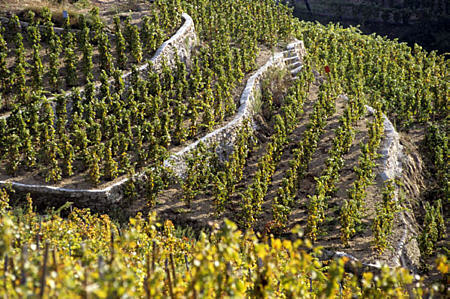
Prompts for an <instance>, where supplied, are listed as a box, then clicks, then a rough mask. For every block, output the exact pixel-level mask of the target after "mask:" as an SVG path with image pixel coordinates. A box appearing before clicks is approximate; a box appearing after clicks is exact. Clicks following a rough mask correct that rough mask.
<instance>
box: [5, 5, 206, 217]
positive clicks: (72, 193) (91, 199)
mask: <svg viewBox="0 0 450 299" xmlns="http://www.w3.org/2000/svg"><path fill="white" fill-rule="evenodd" d="M182 17H183V19H184V20H185V21H184V23H183V25H182V26H181V27H180V29H178V31H177V32H176V33H175V34H174V35H173V36H172V37H171V38H170V39H169V40H167V41H165V42H164V43H163V44H162V45H161V46H160V47H159V48H158V50H157V51H156V53H155V55H154V56H153V57H152V59H151V60H150V64H151V65H153V68H154V69H156V70H158V69H159V68H160V67H161V65H162V62H163V60H165V61H166V62H167V63H168V65H169V66H172V65H174V64H175V59H174V58H175V56H176V55H178V56H179V57H180V58H181V59H182V60H183V61H188V60H189V59H190V55H191V49H193V48H194V47H195V46H196V45H197V44H198V42H199V40H198V37H197V34H196V32H195V26H194V22H193V20H192V18H191V17H190V16H189V15H188V14H185V13H183V14H182ZM150 64H149V63H146V64H144V65H142V66H140V67H139V68H138V71H139V72H141V73H145V72H147V71H148V70H149V69H150ZM130 75H131V72H128V73H126V74H124V75H123V78H124V81H125V82H128V81H129V80H130V79H131V77H130ZM99 86H100V85H99V84H97V86H96V88H98V87H99ZM70 95H71V92H68V93H66V95H65V96H67V97H69V96H70ZM53 105H55V104H54V103H53ZM70 105H71V103H70V102H69V103H68V107H69V108H70ZM6 117H7V116H6ZM142 176H143V174H139V175H138V176H137V178H138V179H139V178H141V177H142ZM126 181H128V178H124V179H122V180H121V181H119V182H117V183H114V184H113V185H111V186H109V187H107V188H104V189H69V188H60V187H53V186H46V185H32V184H23V183H17V182H13V181H0V187H7V186H8V187H9V186H10V187H12V188H13V189H14V190H15V191H16V192H17V193H18V194H22V193H23V194H26V193H31V194H32V195H33V197H47V198H48V197H49V196H51V197H55V198H54V199H55V201H70V200H71V199H76V202H77V204H80V205H85V206H92V207H96V208H98V209H101V208H103V207H104V206H105V205H109V204H110V203H117V202H118V201H120V199H121V198H122V197H123V194H122V191H121V188H122V186H123V184H124V183H125V182H126Z"/></svg>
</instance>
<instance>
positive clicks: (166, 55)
mask: <svg viewBox="0 0 450 299" xmlns="http://www.w3.org/2000/svg"><path fill="white" fill-rule="evenodd" d="M181 17H182V18H183V20H184V22H183V25H182V26H181V27H180V29H178V31H177V32H176V33H175V34H174V35H172V37H171V38H170V39H168V40H167V41H165V42H164V43H163V44H162V45H161V46H160V47H159V48H158V49H157V50H156V53H155V54H154V55H153V57H152V58H151V59H150V61H149V62H147V63H145V64H143V65H141V66H139V67H138V68H137V71H138V73H139V74H140V75H141V76H145V75H146V74H147V73H148V72H149V71H150V70H155V71H158V70H160V69H161V67H162V63H163V61H166V63H167V65H168V66H169V67H173V66H174V65H175V57H176V56H177V55H178V57H179V58H180V59H181V61H183V62H188V61H189V60H190V57H191V54H192V50H193V49H194V48H195V46H196V45H198V43H199V39H198V36H197V33H196V32H195V26H194V21H193V20H192V18H191V17H190V16H189V15H188V14H186V13H183V14H182V15H181ZM131 74H132V72H131V71H128V72H126V73H125V74H123V75H122V79H123V80H124V84H125V87H126V88H128V87H129V86H130V83H131V82H130V80H131V78H132V76H131ZM110 83H111V84H112V83H114V80H113V79H111V80H110ZM100 85H101V84H100V83H99V82H96V83H95V90H96V92H97V91H98V90H99V88H100ZM78 90H79V91H80V95H81V96H82V97H83V96H84V90H85V86H83V87H78ZM72 94H73V91H68V92H66V93H65V94H64V96H65V97H67V111H69V112H70V111H71V108H72V99H71V96H72ZM48 100H49V101H50V103H51V104H52V107H53V110H55V107H56V102H55V100H56V97H49V98H48ZM8 116H9V115H8V114H5V115H3V116H0V118H7V117H8Z"/></svg>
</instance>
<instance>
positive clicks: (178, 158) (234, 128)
mask: <svg viewBox="0 0 450 299" xmlns="http://www.w3.org/2000/svg"><path fill="white" fill-rule="evenodd" d="M283 66H284V63H283V54H282V53H276V54H274V55H273V56H272V57H271V58H270V59H269V60H268V61H267V63H266V64H265V65H264V66H263V67H261V68H260V69H259V70H258V71H257V72H256V73H255V74H253V75H252V76H251V77H250V79H248V81H247V85H246V86H245V89H244V91H243V93H242V95H241V98H240V106H239V109H238V112H237V114H236V116H235V117H234V118H233V119H232V120H231V121H230V122H229V123H227V124H226V125H225V126H223V127H221V128H219V129H217V130H214V131H213V132H211V133H209V134H208V135H206V136H204V137H203V138H200V139H199V140H197V141H196V142H194V143H192V144H190V145H189V146H187V147H185V148H183V149H182V150H181V151H179V152H177V153H175V154H173V155H172V156H171V157H169V159H168V160H167V161H166V162H165V166H169V167H171V168H172V169H173V171H174V173H175V174H176V175H178V176H183V174H184V173H185V171H186V163H185V160H186V157H187V156H188V155H189V152H191V151H192V150H194V149H195V148H196V147H197V146H198V144H199V143H203V144H204V145H205V146H206V147H208V146H210V145H212V144H214V143H218V145H219V147H221V148H230V147H231V145H232V144H233V143H234V141H235V139H236V136H237V133H238V131H239V129H240V128H241V126H242V123H243V122H244V120H245V119H247V118H249V117H251V116H252V115H253V114H254V102H255V93H256V92H258V91H259V90H260V85H261V84H260V81H261V79H262V77H263V76H264V74H265V73H266V72H267V70H268V69H269V68H271V67H283Z"/></svg>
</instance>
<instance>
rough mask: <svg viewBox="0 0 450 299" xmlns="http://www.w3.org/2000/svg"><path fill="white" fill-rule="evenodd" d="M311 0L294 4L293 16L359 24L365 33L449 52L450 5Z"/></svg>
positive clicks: (324, 22)
mask: <svg viewBox="0 0 450 299" xmlns="http://www.w3.org/2000/svg"><path fill="white" fill-rule="evenodd" d="M309 2H310V3H309V4H310V5H311V7H309V6H306V4H305V1H304V0H297V1H296V3H295V5H293V7H294V16H296V17H297V18H299V19H301V20H305V21H318V22H320V23H322V24H328V23H329V22H334V23H340V24H342V25H343V26H344V27H348V26H350V25H352V26H358V25H359V26H360V29H361V31H363V32H364V33H366V34H372V33H376V34H378V35H381V36H387V37H388V38H390V39H395V38H397V39H398V40H399V41H400V42H406V43H408V44H409V45H410V46H413V45H414V43H417V44H419V45H420V46H422V47H423V48H424V49H426V50H427V51H433V50H436V51H437V52H438V53H439V54H444V53H450V12H449V8H450V5H447V6H446V7H445V8H444V9H440V8H439V7H437V6H435V7H433V10H431V9H430V8H424V7H419V8H416V7H409V6H406V5H409V4H408V3H407V1H405V2H404V4H401V5H403V6H395V5H394V6H392V7H386V6H382V5H378V4H377V5H374V4H367V3H368V2H367V3H366V2H363V4H352V3H351V2H352V1H349V2H348V3H347V4H342V5H336V4H335V3H333V2H329V1H327V0H323V1H315V2H314V3H313V2H311V1H309ZM328 3H329V4H328ZM371 3H373V2H371ZM319 4H320V6H319ZM291 5H292V2H291ZM386 5H389V4H386ZM397 5H399V4H398V3H397Z"/></svg>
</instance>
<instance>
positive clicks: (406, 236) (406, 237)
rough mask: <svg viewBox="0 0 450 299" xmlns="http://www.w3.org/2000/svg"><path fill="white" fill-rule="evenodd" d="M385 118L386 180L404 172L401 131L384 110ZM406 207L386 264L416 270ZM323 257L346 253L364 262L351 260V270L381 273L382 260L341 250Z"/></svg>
mask: <svg viewBox="0 0 450 299" xmlns="http://www.w3.org/2000/svg"><path fill="white" fill-rule="evenodd" d="M366 109H367V111H368V112H369V113H370V114H375V112H376V111H375V109H374V108H372V107H370V106H367V105H366ZM383 119H384V122H383V124H384V138H383V143H382V145H381V148H380V150H379V153H380V154H381V158H380V162H381V163H380V164H381V172H380V173H379V175H380V179H381V181H382V182H383V183H384V182H386V181H388V180H394V179H396V178H400V177H401V176H402V162H401V161H402V159H403V152H402V149H403V147H402V145H401V144H400V135H399V134H398V133H397V131H396V130H395V127H394V125H393V124H392V122H391V121H390V120H389V119H388V118H387V117H386V115H385V114H383ZM394 194H395V200H396V201H397V202H398V201H399V199H398V197H399V190H398V187H396V189H395V193H394ZM404 213H405V211H400V212H399V213H398V214H399V221H400V224H399V225H398V226H397V229H400V230H401V237H400V238H399V239H396V240H393V242H392V243H393V244H392V247H393V248H394V251H393V253H392V254H391V256H389V259H388V260H387V262H386V264H387V265H388V266H390V267H404V268H407V269H409V270H410V271H412V272H416V270H417V267H418V266H419V258H420V250H419V247H418V244H417V241H416V237H417V236H416V234H415V232H414V230H413V229H412V225H411V224H410V223H408V222H407V221H406V219H405V215H404ZM324 257H325V258H327V259H329V258H341V257H347V258H349V259H350V261H351V262H356V263H361V267H359V266H358V267H359V268H358V267H357V266H355V265H354V264H349V265H348V266H349V270H351V271H356V270H357V271H372V272H374V273H378V272H379V271H380V269H381V264H382V263H381V262H377V263H375V264H373V263H370V264H369V263H364V262H362V261H360V260H358V259H357V258H356V257H354V256H352V255H350V254H347V253H345V252H341V251H336V252H332V251H326V252H325V253H324Z"/></svg>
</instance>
